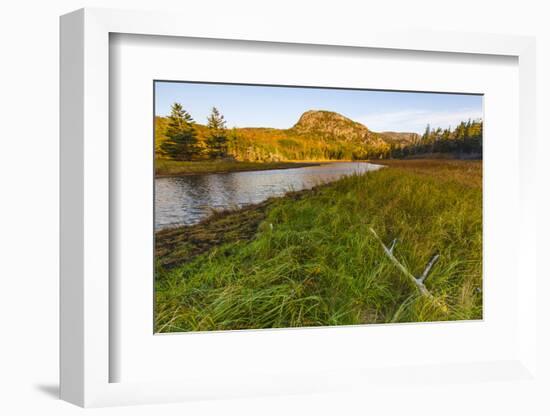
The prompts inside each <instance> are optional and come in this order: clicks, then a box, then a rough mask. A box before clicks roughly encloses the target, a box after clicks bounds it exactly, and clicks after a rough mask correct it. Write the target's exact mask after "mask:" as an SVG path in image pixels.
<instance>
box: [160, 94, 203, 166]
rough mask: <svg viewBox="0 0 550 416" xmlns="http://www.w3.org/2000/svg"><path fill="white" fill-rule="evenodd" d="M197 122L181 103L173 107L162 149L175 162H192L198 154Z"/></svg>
mask: <svg viewBox="0 0 550 416" xmlns="http://www.w3.org/2000/svg"><path fill="white" fill-rule="evenodd" d="M194 124H195V121H194V120H193V118H192V117H191V115H190V114H189V113H188V112H187V111H185V110H184V109H183V107H182V105H181V104H180V103H174V104H173V105H172V112H171V113H170V116H169V117H168V127H167V128H166V134H165V135H166V140H165V141H164V142H163V143H162V144H161V145H160V149H161V150H162V152H164V153H165V154H166V155H167V156H168V157H169V158H171V159H174V160H191V159H193V157H194V156H195V155H196V154H197V153H198V151H199V149H198V147H197V136H196V132H195V126H194Z"/></svg>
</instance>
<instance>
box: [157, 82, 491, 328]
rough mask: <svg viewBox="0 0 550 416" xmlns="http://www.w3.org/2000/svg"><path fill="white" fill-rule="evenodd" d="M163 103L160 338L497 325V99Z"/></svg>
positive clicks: (214, 87)
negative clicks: (489, 265) (487, 284)
mask: <svg viewBox="0 0 550 416" xmlns="http://www.w3.org/2000/svg"><path fill="white" fill-rule="evenodd" d="M153 88H154V100H153V101H154V102H153V103H152V108H153V111H152V114H153V117H152V118H153V123H154V153H155V161H154V231H153V232H154V332H155V333H178V332H195V331H228V330H249V329H253V330H259V329H273V328H307V327H327V326H342V325H372V324H397V323H422V322H437V321H469V320H482V319H483V279H482V269H483V267H482V265H483V263H482V251H483V250H482V249H483V218H482V205H483V192H482V182H483V174H482V171H483V162H482V160H483V157H482V154H483V94H477V93H455V92H443V91H442V92H439V91H436V92H434V91H397V90H371V89H357V88H332V87H326V86H318V87H311V86H307V87H306V86H289V85H253V84H230V83H213V82H190V81H176V80H155V81H154V82H153ZM152 145H153V144H152Z"/></svg>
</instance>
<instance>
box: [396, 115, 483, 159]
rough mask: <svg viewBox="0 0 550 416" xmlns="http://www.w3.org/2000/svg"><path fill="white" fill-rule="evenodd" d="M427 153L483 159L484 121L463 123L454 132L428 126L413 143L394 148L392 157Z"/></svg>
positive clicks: (448, 129) (449, 129)
mask: <svg viewBox="0 0 550 416" xmlns="http://www.w3.org/2000/svg"><path fill="white" fill-rule="evenodd" d="M426 153H452V154H454V155H456V156H465V155H469V156H475V157H481V155H482V153H483V121H481V120H468V121H463V122H461V123H460V124H459V125H458V126H456V127H455V128H454V129H453V130H451V128H450V127H449V128H447V129H441V128H437V129H432V128H431V127H430V125H429V124H428V125H427V126H426V130H425V131H424V134H423V135H422V136H420V138H419V139H418V140H416V141H414V142H413V143H411V144H409V145H405V146H401V147H396V146H393V147H392V149H391V151H390V155H391V157H394V158H402V157H407V156H414V155H422V154H426Z"/></svg>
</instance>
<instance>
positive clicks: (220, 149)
mask: <svg viewBox="0 0 550 416" xmlns="http://www.w3.org/2000/svg"><path fill="white" fill-rule="evenodd" d="M207 127H208V137H207V139H206V146H207V148H208V155H209V156H210V157H211V158H212V159H219V158H224V157H226V156H227V132H226V128H225V119H224V117H223V116H222V115H221V114H220V112H219V111H218V109H217V108H216V107H213V108H212V112H211V113H210V116H209V117H208V124H207Z"/></svg>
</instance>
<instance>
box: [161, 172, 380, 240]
mask: <svg viewBox="0 0 550 416" xmlns="http://www.w3.org/2000/svg"><path fill="white" fill-rule="evenodd" d="M380 167H381V166H379V165H373V164H370V163H357V162H343V163H329V164H325V165H321V166H310V167H305V168H296V169H281V170H264V171H256V172H232V173H216V174H205V175H189V176H180V177H174V178H157V179H155V228H156V229H157V230H159V229H162V228H166V227H169V226H174V225H190V224H196V223H198V222H199V221H201V220H202V219H204V218H206V217H208V216H209V215H210V214H211V212H212V209H214V210H223V209H227V208H236V207H242V206H244V205H247V204H254V203H258V202H262V201H264V200H266V199H267V198H270V197H273V196H282V195H284V194H285V193H286V192H288V191H291V190H294V191H299V190H302V189H309V188H312V187H314V186H315V185H319V184H322V183H327V182H332V181H335V180H337V179H339V178H341V177H342V176H345V175H350V174H353V173H363V172H366V171H370V170H376V169H379V168H380Z"/></svg>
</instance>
